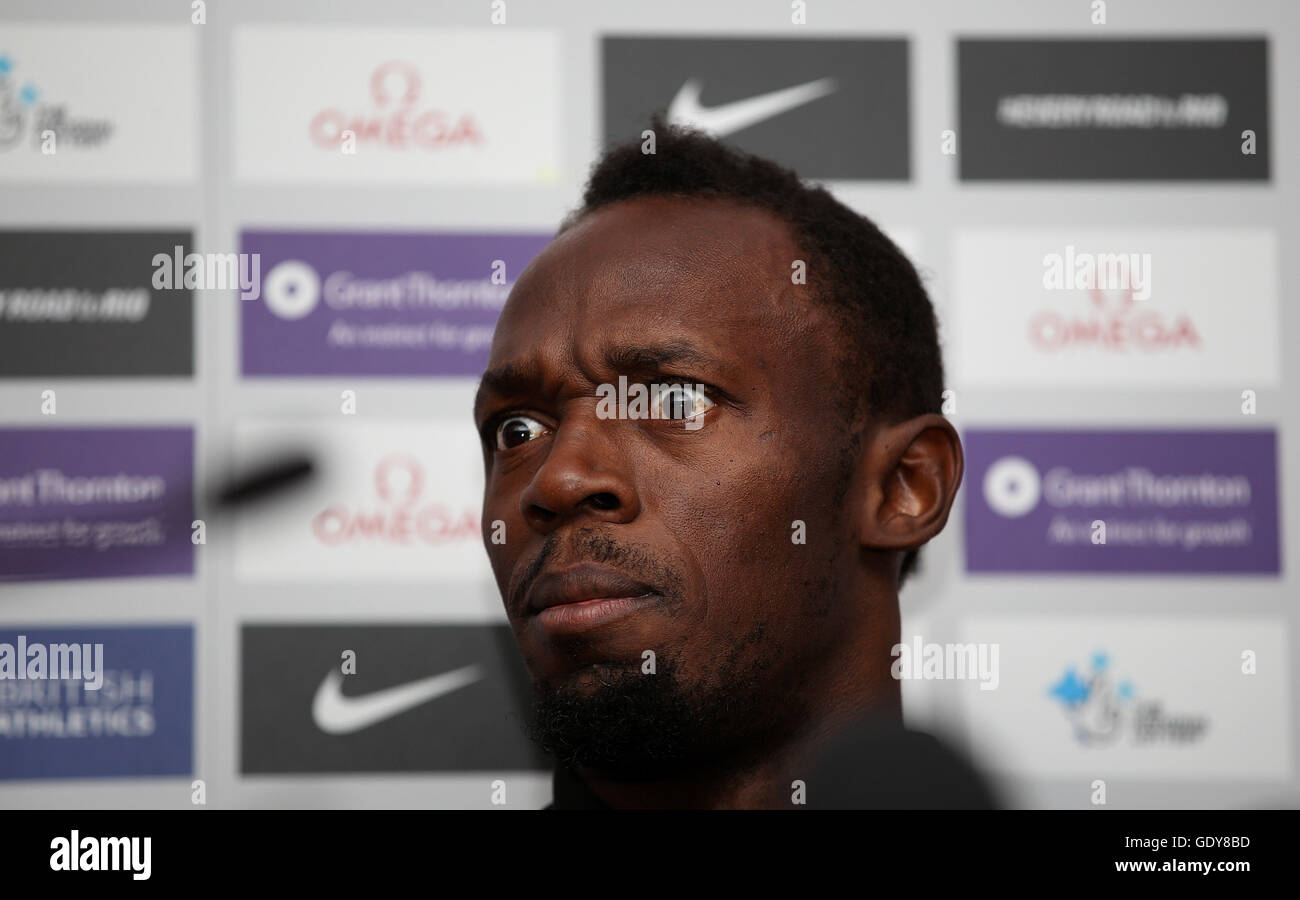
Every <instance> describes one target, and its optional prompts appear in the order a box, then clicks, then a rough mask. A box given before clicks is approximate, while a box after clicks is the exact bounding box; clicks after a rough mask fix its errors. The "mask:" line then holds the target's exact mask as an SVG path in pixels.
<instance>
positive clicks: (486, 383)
mask: <svg viewBox="0 0 1300 900" xmlns="http://www.w3.org/2000/svg"><path fill="white" fill-rule="evenodd" d="M711 359H712V358H711V357H710V356H708V355H706V354H705V353H704V352H703V351H702V350H700V349H699V348H698V347H696V346H695V345H694V344H692V343H691V342H690V341H684V340H676V341H665V342H663V343H660V344H620V345H616V346H613V347H610V348H609V349H608V350H606V351H605V364H606V365H607V366H608V367H609V368H610V370H611V371H614V372H650V371H654V370H658V369H662V368H665V367H667V366H672V365H683V364H684V365H698V364H700V363H704V362H708V361H710V360H711ZM541 380H542V377H541V373H540V372H539V370H538V369H537V367H536V366H533V365H530V364H524V363H504V364H503V365H500V366H497V367H496V368H493V369H488V370H487V371H486V372H484V373H483V377H482V378H481V379H480V380H479V387H478V393H477V395H476V396H475V397H474V411H475V413H476V414H477V412H478V411H479V408H480V407H481V406H482V404H483V401H484V399H485V398H486V397H487V396H488V395H489V394H524V393H527V392H528V391H529V390H530V389H531V388H534V387H535V386H536V385H537V384H538V383H539V382H540V381H541Z"/></svg>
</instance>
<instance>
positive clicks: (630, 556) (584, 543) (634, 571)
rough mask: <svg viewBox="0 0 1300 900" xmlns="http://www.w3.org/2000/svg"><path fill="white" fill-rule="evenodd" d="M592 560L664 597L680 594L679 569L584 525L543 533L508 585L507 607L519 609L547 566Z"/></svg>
mask: <svg viewBox="0 0 1300 900" xmlns="http://www.w3.org/2000/svg"><path fill="white" fill-rule="evenodd" d="M584 562H592V563H600V564H604V565H609V566H612V567H613V568H616V569H618V570H619V571H620V572H623V573H625V574H627V575H629V576H631V577H632V578H634V579H636V580H637V581H640V582H643V583H645V584H648V585H651V586H652V587H654V589H655V590H656V591H657V592H658V593H659V594H661V595H662V596H663V597H664V598H665V599H676V598H679V597H680V596H681V591H682V585H683V584H685V582H686V579H685V578H684V577H683V576H682V574H681V571H680V570H679V569H678V568H677V566H676V565H674V564H673V563H671V562H668V561H666V560H664V559H662V558H660V557H658V556H657V555H655V554H654V553H652V552H650V551H648V550H646V549H645V548H643V547H638V546H636V545H632V544H625V543H621V542H619V541H616V540H614V539H613V538H611V537H609V535H607V534H603V533H601V532H598V531H596V530H595V529H594V528H591V527H586V528H582V529H580V530H578V531H576V532H571V533H570V534H569V535H568V536H566V537H561V535H560V534H559V533H557V532H552V533H551V534H548V535H547V536H546V539H545V540H544V541H543V542H542V547H541V549H540V550H538V551H537V555H536V556H535V557H534V558H533V559H532V560H531V561H530V562H529V563H528V565H527V566H525V567H524V568H523V570H522V572H521V574H520V575H519V577H518V579H516V581H515V583H514V584H513V585H512V586H511V588H510V609H511V610H514V611H516V612H522V611H523V608H524V598H525V597H526V596H527V595H528V589H529V588H530V587H532V585H533V582H534V581H536V580H537V579H538V577H540V576H541V574H542V573H543V572H544V571H546V569H547V567H548V565H552V564H553V567H558V566H559V565H574V564H577V563H584Z"/></svg>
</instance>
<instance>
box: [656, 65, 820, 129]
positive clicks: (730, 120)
mask: <svg viewBox="0 0 1300 900" xmlns="http://www.w3.org/2000/svg"><path fill="white" fill-rule="evenodd" d="M835 87H836V85H835V79H833V78H820V79H818V80H817V81H810V82H808V83H807V84H797V85H795V86H794V87H788V88H784V89H782V90H779V91H772V92H771V93H769V94H759V95H758V96H757V97H749V98H747V99H745V100H736V101H734V102H732V103H723V104H721V105H720V106H703V105H702V104H701V103H700V93H701V91H702V88H701V86H700V82H699V79H696V78H691V79H689V80H688V81H687V82H686V83H685V84H683V85H682V87H681V90H679V91H678V92H677V96H675V97H673V102H672V103H671V104H670V105H669V107H668V123H669V124H670V125H689V126H692V127H694V128H698V129H700V130H701V131H708V132H712V133H713V134H715V135H717V136H718V137H723V136H725V135H728V134H732V133H733V132H736V131H740V130H741V129H743V128H748V127H749V126H751V125H756V124H758V123H759V122H761V121H763V120H764V119H770V118H772V117H773V116H778V115H780V114H781V113H783V112H788V111H789V110H792V109H794V108H795V107H797V106H803V105H804V104H805V103H811V102H812V101H814V100H816V99H818V98H819V97H825V96H826V95H827V94H829V93H831V92H833V91H834V90H835Z"/></svg>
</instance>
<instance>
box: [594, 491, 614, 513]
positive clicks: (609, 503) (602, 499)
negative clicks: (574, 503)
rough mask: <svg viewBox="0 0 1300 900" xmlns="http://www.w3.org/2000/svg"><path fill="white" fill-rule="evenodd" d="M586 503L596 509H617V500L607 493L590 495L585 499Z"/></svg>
mask: <svg viewBox="0 0 1300 900" xmlns="http://www.w3.org/2000/svg"><path fill="white" fill-rule="evenodd" d="M587 502H588V503H590V504H591V505H592V506H594V507H595V508H596V509H618V498H617V497H615V496H614V495H613V494H611V493H609V492H608V491H601V492H600V493H599V494H592V495H591V496H590V497H588V498H587Z"/></svg>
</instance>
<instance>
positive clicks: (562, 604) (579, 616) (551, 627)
mask: <svg viewBox="0 0 1300 900" xmlns="http://www.w3.org/2000/svg"><path fill="white" fill-rule="evenodd" d="M659 599H661V598H660V595H659V593H658V592H657V591H656V590H655V589H654V588H653V587H652V586H651V585H648V584H645V583H643V582H640V581H637V580H636V579H634V578H631V577H629V576H627V575H625V574H623V573H622V572H619V571H618V570H617V569H610V568H606V567H604V566H598V565H594V564H591V563H584V564H581V565H577V566H573V567H572V568H568V569H563V570H560V571H556V572H547V573H545V574H543V575H541V576H540V577H538V578H537V580H536V581H534V582H533V584H532V586H531V587H530V588H529V589H528V593H527V595H526V597H525V600H526V603H527V607H528V611H529V612H530V613H531V614H532V616H533V617H534V619H535V620H536V622H537V624H538V625H540V626H541V627H542V628H544V629H545V630H547V631H549V632H553V633H563V632H576V631H584V630H586V629H589V628H595V627H596V626H599V625H605V624H608V623H610V622H613V621H616V620H618V619H621V618H623V617H625V616H628V615H631V614H632V613H635V612H636V611H637V610H639V609H641V608H642V607H644V606H646V605H647V604H652V603H656V602H658V601H659Z"/></svg>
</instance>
